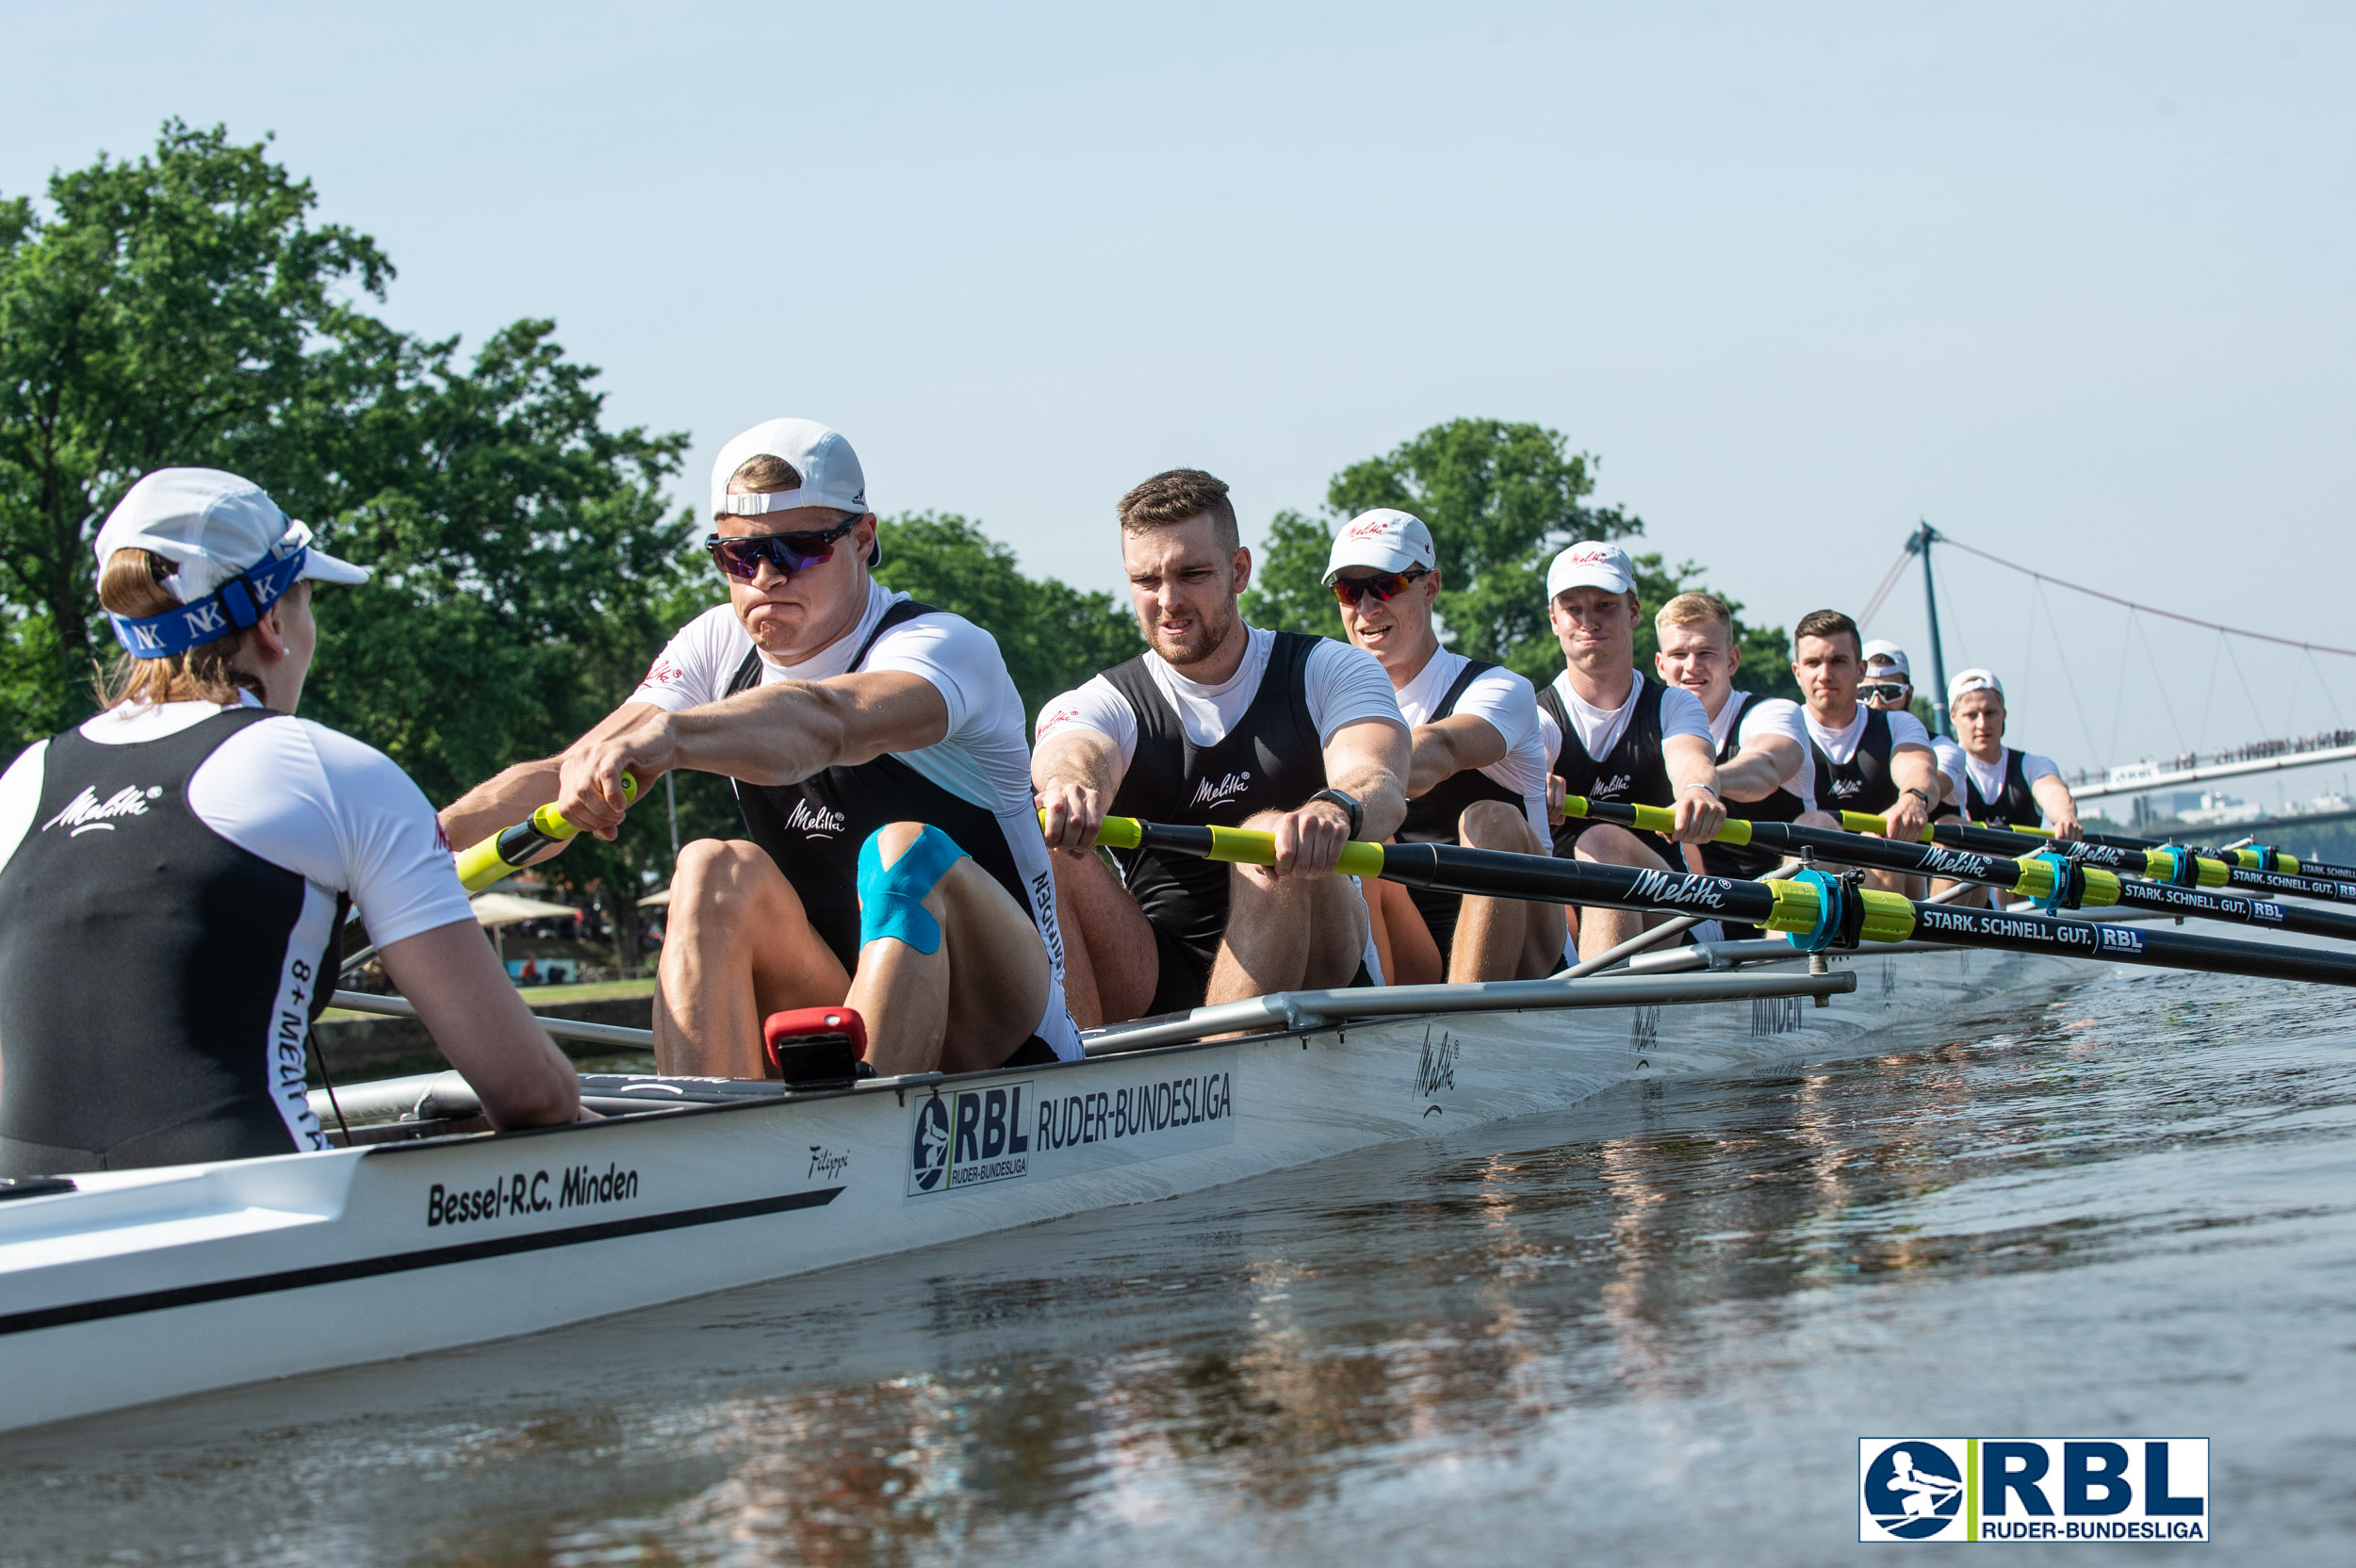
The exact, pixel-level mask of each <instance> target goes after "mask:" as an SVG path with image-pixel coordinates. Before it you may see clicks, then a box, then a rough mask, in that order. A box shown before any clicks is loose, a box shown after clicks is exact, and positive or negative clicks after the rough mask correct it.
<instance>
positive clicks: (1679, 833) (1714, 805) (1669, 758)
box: [1661, 735, 1726, 844]
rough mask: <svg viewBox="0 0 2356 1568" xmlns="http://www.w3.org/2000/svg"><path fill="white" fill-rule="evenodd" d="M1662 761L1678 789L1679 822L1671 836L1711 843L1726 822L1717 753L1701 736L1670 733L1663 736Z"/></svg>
mask: <svg viewBox="0 0 2356 1568" xmlns="http://www.w3.org/2000/svg"><path fill="white" fill-rule="evenodd" d="M1661 765H1662V767H1664V768H1665V769H1666V770H1667V771H1668V775H1669V784H1670V786H1671V787H1672V788H1673V789H1675V790H1676V791H1677V807H1676V809H1677V825H1676V827H1675V828H1674V829H1673V830H1672V831H1671V832H1670V834H1669V837H1670V839H1671V840H1672V841H1675V842H1677V843H1681V844H1706V843H1708V842H1710V840H1712V839H1714V838H1716V837H1717V836H1718V829H1720V828H1721V827H1724V826H1725V825H1726V805H1725V803H1724V802H1722V801H1721V800H1719V798H1718V754H1717V752H1716V751H1715V750H1713V749H1712V748H1711V746H1710V743H1709V742H1708V741H1705V740H1703V739H1702V738H1701V737H1700V736H1698V735H1668V736H1663V737H1662V738H1661Z"/></svg>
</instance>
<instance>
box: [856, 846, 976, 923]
mask: <svg viewBox="0 0 2356 1568" xmlns="http://www.w3.org/2000/svg"><path fill="white" fill-rule="evenodd" d="M881 834H882V830H881V829H877V830H876V831H875V832H874V833H870V834H869V835H868V836H867V841H866V842H865V843H863V844H861V845H859V945H860V946H861V947H865V946H866V945H867V944H868V943H869V942H872V941H874V940H875V939H876V938H878V937H892V938H894V939H898V940H900V941H904V942H906V943H908V945H909V946H910V947H912V948H914V949H916V951H917V952H919V953H938V952H940V951H941V922H939V921H937V920H935V919H933V912H932V911H931V910H930V909H927V908H925V907H924V895H925V894H926V893H929V892H931V891H932V890H933V889H934V888H936V887H938V886H939V885H940V883H941V878H942V877H944V876H946V875H948V874H949V868H950V867H951V866H954V865H956V864H957V862H958V861H959V860H962V859H963V858H965V851H963V850H961V849H959V848H958V847H957V840H955V839H952V838H951V837H949V835H948V834H946V833H943V832H942V831H941V829H940V828H938V827H934V826H931V825H926V827H925V829H924V832H922V833H919V834H918V835H917V836H916V841H915V842H914V843H912V844H910V845H908V852H907V853H906V854H904V855H902V856H901V857H900V858H898V859H897V860H894V861H892V864H890V865H889V866H887V865H885V864H884V863H883V852H882V850H880V849H879V848H877V847H876V844H875V841H876V839H877V838H879V837H881Z"/></svg>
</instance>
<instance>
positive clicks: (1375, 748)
mask: <svg viewBox="0 0 2356 1568" xmlns="http://www.w3.org/2000/svg"><path fill="white" fill-rule="evenodd" d="M1120 511H1121V564H1122V565H1123V566H1124V568H1125V569H1126V570H1127V572H1128V576H1129V597H1130V601H1131V603H1132V604H1133V605H1134V606H1135V607H1136V609H1137V625H1138V627H1139V628H1140V629H1142V630H1143V632H1144V633H1145V641H1146V644H1147V651H1146V652H1144V653H1142V654H1140V655H1138V656H1137V658H1135V659H1133V660H1130V661H1129V662H1127V663H1125V664H1121V665H1120V666H1118V667H1116V668H1114V669H1111V670H1108V671H1106V672H1105V673H1104V674H1103V675H1100V676H1098V677H1096V678H1094V679H1092V680H1090V681H1088V683H1087V684H1086V685H1084V686H1082V687H1080V688H1079V689H1078V690H1077V691H1072V692H1067V693H1065V694H1063V695H1061V696H1059V697H1057V698H1055V700H1054V701H1053V702H1051V703H1049V704H1048V705H1047V706H1046V708H1045V709H1043V710H1042V711H1040V715H1039V752H1038V755H1037V756H1036V757H1035V758H1034V759H1033V760H1032V769H1031V771H1032V778H1033V781H1034V783H1035V784H1036V786H1037V789H1038V792H1039V807H1040V811H1041V822H1042V825H1043V827H1044V830H1045V835H1046V841H1047V843H1048V844H1049V845H1050V846H1051V847H1053V848H1055V849H1056V850H1058V851H1061V852H1062V853H1060V854H1057V855H1055V857H1054V859H1055V890H1056V893H1057V895H1058V897H1060V898H1061V900H1062V901H1063V910H1064V915H1065V920H1064V924H1063V929H1064V932H1065V935H1066V938H1067V939H1068V940H1069V942H1070V944H1071V945H1070V951H1069V957H1070V963H1071V974H1072V1013H1073V1016H1075V1017H1077V1018H1078V1019H1080V1021H1082V1022H1083V1023H1085V1024H1093V1023H1095V1022H1097V1021H1100V1020H1101V1021H1104V1022H1107V1023H1114V1022H1119V1021H1122V1020H1125V1019H1132V1018H1137V1017H1141V1016H1143V1015H1145V1014H1148V1013H1165V1012H1175V1011H1180V1010H1182V1009H1185V1008H1188V1007H1192V1006H1195V1005H1199V1004H1201V1003H1203V1002H1205V1001H1209V1002H1215V1003H1216V1002H1234V1001H1239V1000H1242V999H1243V998H1246V997H1252V996H1259V995H1262V994H1264V993H1266V992H1269V991H1284V990H1296V989H1300V988H1304V987H1305V988H1313V989H1315V988H1331V987H1337V986H1346V985H1350V984H1352V983H1353V982H1363V981H1365V980H1366V978H1367V977H1368V976H1369V975H1370V974H1371V973H1372V972H1373V970H1374V968H1375V967H1376V966H1375V965H1373V964H1371V963H1369V962H1368V960H1369V958H1370V957H1371V956H1372V955H1373V953H1374V948H1373V945H1372V943H1371V941H1370V939H1369V927H1368V923H1367V915H1366V900H1365V897H1364V896H1363V894H1362V893H1361V891H1360V890H1359V888H1358V885H1357V882H1356V880H1355V879H1354V878H1351V877H1346V876H1334V875H1332V874H1331V873H1332V872H1333V867H1334V864H1335V863H1336V862H1337V861H1338V860H1339V859H1340V858H1341V853H1342V846H1343V845H1344V844H1346V843H1348V842H1349V841H1350V840H1352V839H1382V838H1383V837H1385V836H1387V835H1388V834H1389V833H1391V831H1392V830H1393V829H1395V828H1396V827H1398V826H1399V819H1400V817H1401V816H1402V815H1403V814H1404V812H1405V810H1406V795H1405V792H1404V789H1403V784H1404V781H1405V778H1406V775H1407V771H1408V760H1407V759H1408V747H1407V726H1406V723H1405V721H1404V720H1402V719H1401V718H1400V716H1399V702H1398V700H1397V699H1396V698H1395V697H1394V696H1393V695H1392V694H1391V682H1390V680H1389V678H1387V677H1386V676H1384V675H1383V666H1382V665H1380V664H1378V663H1376V662H1375V661H1374V659H1373V658H1372V656H1370V655H1368V654H1367V653H1366V652H1364V651H1363V650H1361V649H1358V648H1354V647H1351V646H1350V645H1349V644H1347V643H1339V642H1335V641H1334V640H1333V639H1332V638H1330V637H1308V636H1303V635H1301V634H1300V633H1298V632H1290V631H1265V630H1260V629H1254V628H1252V627H1250V626H1247V625H1245V624H1244V620H1243V617H1242V616H1241V615H1240V614H1238V613H1236V608H1235V597H1236V596H1237V595H1238V594H1240V593H1241V592H1242V591H1243V590H1244V588H1245V587H1247V586H1248V585H1249V584H1250V583H1251V580H1252V552H1251V551H1250V550H1247V549H1245V548H1243V547H1242V546H1241V544H1240V543H1239V542H1238V539H1237V536H1236V529H1235V505H1234V503H1233V502H1231V501H1230V500H1229V499H1228V497H1227V486H1226V485H1225V484H1223V483H1221V482H1219V480H1217V479H1214V478H1212V477H1211V476H1210V475H1209V474H1206V473H1203V472H1202V471H1201V470H1199V469H1194V468H1177V469H1172V470H1171V471H1170V472H1169V473H1164V474H1156V475H1155V476H1154V477H1153V478H1152V479H1150V480H1147V481H1146V482H1144V483H1142V484H1140V485H1138V486H1137V488H1136V489H1134V490H1132V491H1130V492H1129V494H1128V495H1126V496H1124V497H1122V498H1121V509H1120ZM1108 811H1109V812H1113V813H1117V814H1119V815H1122V816H1132V817H1143V818H1147V819H1149V820H1151V821H1153V822H1161V823H1178V824H1186V825H1197V826H1219V827H1252V828H1259V829H1264V830H1266V831H1268V832H1270V833H1272V834H1274V835H1275V841H1276V863H1275V864H1274V865H1273V866H1269V867H1266V868H1263V867H1259V866H1234V867H1230V866H1226V865H1222V864H1219V862H1217V861H1212V860H1205V859H1201V858H1196V857H1193V856H1186V855H1164V854H1160V853H1158V852H1155V851H1152V850H1128V851H1115V852H1114V855H1115V858H1116V859H1117V860H1118V861H1119V864H1120V867H1121V874H1120V876H1119V877H1118V878H1116V877H1115V875H1114V874H1113V872H1112V871H1111V870H1110V869H1108V868H1107V867H1106V866H1105V864H1104V861H1102V860H1101V859H1099V858H1097V856H1096V854H1095V845H1096V833H1097V828H1098V826H1099V825H1101V824H1102V823H1103V822H1104V816H1105V814H1106V813H1107V812H1108Z"/></svg>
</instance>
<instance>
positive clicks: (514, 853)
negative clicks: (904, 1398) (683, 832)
mask: <svg viewBox="0 0 2356 1568" xmlns="http://www.w3.org/2000/svg"><path fill="white" fill-rule="evenodd" d="M622 798H623V799H624V800H626V801H635V800H637V798H638V780H637V779H636V778H635V777H633V776H630V775H629V774H624V775H622ZM580 831H581V829H580V828H578V827H575V826H574V825H572V824H571V823H568V822H566V821H565V820H564V813H563V812H562V811H559V810H558V809H556V805H555V803H554V802H553V801H551V802H550V803H548V805H546V806H543V807H541V808H540V809H538V810H536V811H534V812H532V815H531V816H529V817H527V818H526V819H524V820H523V821H522V822H519V823H517V824H516V825H515V826H513V827H503V828H501V829H499V831H498V832H497V833H494V834H492V835H491V836H490V837H488V838H486V839H484V840H483V841H481V842H479V843H474V844H469V845H468V846H466V849H464V850H462V851H460V852H459V856H458V882H459V885H460V886H461V887H463V888H465V889H466V890H467V891H468V892H470V893H479V892H481V891H482V890H483V889H485V888H487V887H489V886H490V885H491V884H492V883H494V882H497V881H498V880H499V879H500V878H501V877H503V876H506V875H508V874H511V873H514V872H517V871H521V870H522V869H523V868H524V865H525V864H526V863H527V862H528V861H530V860H531V858H532V857H533V856H535V855H537V854H539V853H540V852H541V851H542V850H544V849H546V848H548V846H549V845H550V844H561V843H563V842H564V841H565V840H567V839H569V838H571V837H572V836H573V835H574V834H576V833H578V832H580Z"/></svg>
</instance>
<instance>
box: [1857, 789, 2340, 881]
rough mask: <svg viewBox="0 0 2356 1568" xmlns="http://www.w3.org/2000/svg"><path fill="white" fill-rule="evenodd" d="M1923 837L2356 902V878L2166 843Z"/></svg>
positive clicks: (1873, 829) (1947, 829)
mask: <svg viewBox="0 0 2356 1568" xmlns="http://www.w3.org/2000/svg"><path fill="white" fill-rule="evenodd" d="M1841 826H1843V827H1845V828H1847V829H1849V830H1850V831H1851V832H1853V833H1878V832H1880V831H1881V830H1882V819H1881V818H1879V817H1876V816H1872V815H1869V814H1867V813H1865V812H1861V811H1843V812H1841ZM1922 841H1923V842H1924V843H1941V844H1951V845H1953V846H1955V848H1957V849H1976V850H1980V851H1983V852H1984V853H1989V854H1997V855H2003V854H2008V853H2012V852H2016V851H2019V850H2021V849H2053V850H2058V851H2060V852H2061V853H2062V854H2064V855H2066V856H2068V857H2069V858H2070V859H2072V860H2076V861H2078V862H2080V863H2081V864H2084V865H2089V866H2101V867H2102V868H2103V869H2104V870H2106V871H2121V872H2125V873H2126V874H2128V875H2130V876H2148V877H2150V878H2151V880H2152V881H2154V882H2165V883H2168V885H2169V886H2171V887H2178V888H2196V887H2197V888H2222V887H2227V886H2232V887H2235V888H2249V889H2251V890H2263V891H2266V892H2270V893H2293V894H2296V895H2298V896H2299V897H2300V898H2320V899H2327V900H2330V901H2331V902H2332V903H2337V904H2356V882H2335V881H2331V880H2329V879H2328V878H2325V877H2320V876H2289V875H2285V874H2282V873H2281V872H2271V871H2258V870H2255V869H2254V868H2250V867H2245V866H2237V865H2231V864H2228V863H2227V862H2225V861H2223V860H2219V859H2217V858H2213V857H2211V856H2207V855H2203V854H2202V853H2201V852H2200V851H2199V850H2192V849H2179V848H2177V847H2176V846H2175V845H2173V844H2162V845H2160V846H2159V847H2158V848H2156V849H2131V848H2121V847H2119V845H2117V844H2104V843H2096V842H2093V841H2088V840H2085V839H2054V838H2039V837H2037V835H2035V834H2030V833H2022V832H2019V831H2017V830H2015V829H2012V828H2008V827H1986V826H1982V825H1979V824H1977V823H1954V822H1939V823H1932V824H1930V825H1927V826H1925V827H1924V828H1923V829H1922Z"/></svg>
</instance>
